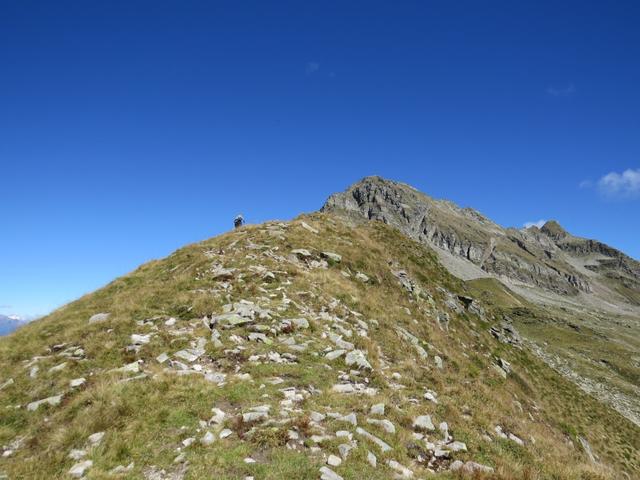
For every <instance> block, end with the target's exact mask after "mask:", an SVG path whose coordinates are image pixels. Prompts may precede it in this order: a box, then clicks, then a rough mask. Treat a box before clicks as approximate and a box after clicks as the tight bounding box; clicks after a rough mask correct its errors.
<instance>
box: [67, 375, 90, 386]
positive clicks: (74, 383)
mask: <svg viewBox="0 0 640 480" xmlns="http://www.w3.org/2000/svg"><path fill="white" fill-rule="evenodd" d="M85 383H87V379H86V378H83V377H80V378H74V379H73V380H71V381H70V382H69V387H70V388H79V387H81V386H83V385H84V384H85Z"/></svg>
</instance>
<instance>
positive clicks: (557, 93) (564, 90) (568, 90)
mask: <svg viewBox="0 0 640 480" xmlns="http://www.w3.org/2000/svg"><path fill="white" fill-rule="evenodd" d="M574 93H576V87H574V86H573V84H571V85H568V86H566V87H561V88H558V87H549V88H547V94H549V95H551V96H552V97H569V96H571V95H573V94H574Z"/></svg>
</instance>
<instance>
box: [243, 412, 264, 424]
mask: <svg viewBox="0 0 640 480" xmlns="http://www.w3.org/2000/svg"><path fill="white" fill-rule="evenodd" d="M267 418H269V414H268V413H267V412H247V413H243V414H242V421H243V422H244V423H253V422H258V421H260V420H266V419H267Z"/></svg>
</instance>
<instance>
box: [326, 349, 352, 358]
mask: <svg viewBox="0 0 640 480" xmlns="http://www.w3.org/2000/svg"><path fill="white" fill-rule="evenodd" d="M345 353H347V351H346V350H333V351H331V352H329V353H327V354H326V355H325V356H324V358H326V359H327V360H335V359H336V358H338V357H341V356H342V355H344V354H345Z"/></svg>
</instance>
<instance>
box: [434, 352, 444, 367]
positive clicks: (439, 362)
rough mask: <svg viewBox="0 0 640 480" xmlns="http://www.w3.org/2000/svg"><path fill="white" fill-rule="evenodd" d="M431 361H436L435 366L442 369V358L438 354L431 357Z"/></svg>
mask: <svg viewBox="0 0 640 480" xmlns="http://www.w3.org/2000/svg"><path fill="white" fill-rule="evenodd" d="M433 361H434V362H435V363H436V367H438V368H439V369H442V359H441V358H440V357H439V356H438V355H436V356H435V357H433Z"/></svg>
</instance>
